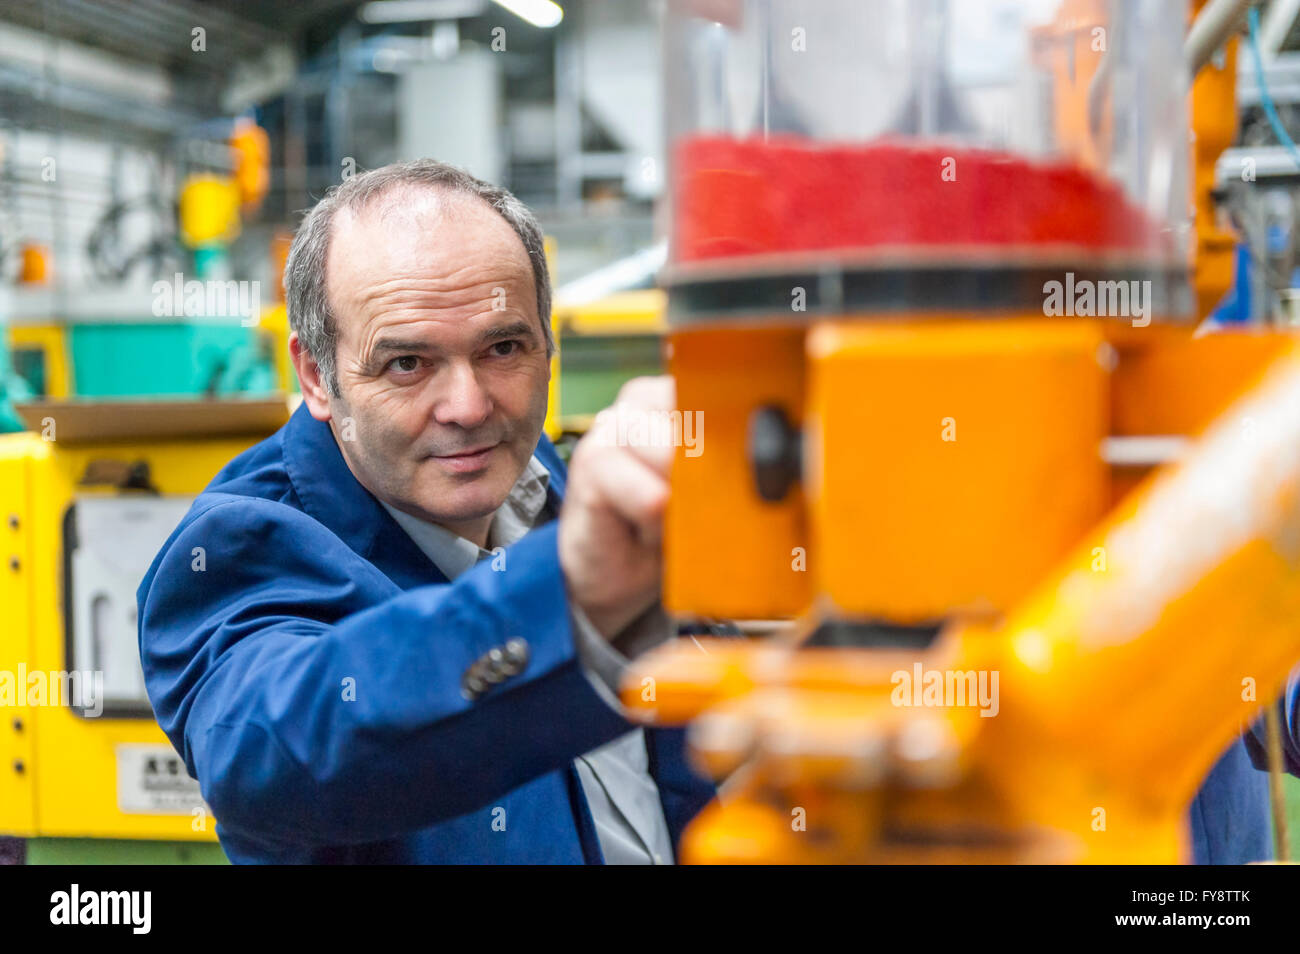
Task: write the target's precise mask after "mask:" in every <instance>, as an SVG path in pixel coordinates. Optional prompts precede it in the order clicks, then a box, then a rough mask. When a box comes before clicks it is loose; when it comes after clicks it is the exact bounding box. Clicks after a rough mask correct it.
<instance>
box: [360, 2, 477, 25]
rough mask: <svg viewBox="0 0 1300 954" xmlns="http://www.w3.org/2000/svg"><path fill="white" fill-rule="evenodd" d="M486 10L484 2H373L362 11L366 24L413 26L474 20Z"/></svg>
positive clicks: (363, 7)
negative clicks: (465, 18)
mask: <svg viewBox="0 0 1300 954" xmlns="http://www.w3.org/2000/svg"><path fill="white" fill-rule="evenodd" d="M486 9H487V0H373V2H371V3H367V4H363V5H362V7H361V19H362V20H364V21H365V22H366V23H416V22H420V21H425V20H456V19H460V18H461V17H476V16H478V15H479V14H481V13H482V12H483V11H484V10H486Z"/></svg>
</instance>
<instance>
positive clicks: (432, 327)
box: [318, 188, 550, 539]
mask: <svg viewBox="0 0 1300 954" xmlns="http://www.w3.org/2000/svg"><path fill="white" fill-rule="evenodd" d="M326 274H327V276H328V290H329V296H330V302H331V305H332V307H333V312H334V315H335V318H336V322H337V329H338V342H337V345H338V348H337V361H336V363H337V367H338V382H339V390H340V391H341V392H342V394H341V397H330V399H329V409H330V422H331V427H332V428H333V430H334V434H335V437H336V438H338V440H339V446H340V447H341V448H342V450H343V455H344V458H345V459H346V460H347V462H348V466H349V467H350V468H351V470H352V473H353V474H354V475H355V476H356V478H357V480H359V481H360V482H361V484H362V485H363V486H365V487H366V488H367V489H368V490H370V492H371V493H373V494H374V495H375V496H376V497H378V498H379V499H380V500H383V501H384V502H386V503H388V504H390V505H392V506H393V507H396V508H397V509H398V510H402V511H404V512H406V513H409V514H412V515H413V516H416V517H420V518H422V519H425V520H430V521H432V522H434V523H438V524H441V525H442V526H444V527H447V528H448V529H450V530H452V531H453V532H456V533H460V534H461V535H462V536H466V537H468V538H470V539H474V538H475V537H476V536H482V534H484V533H486V521H487V518H488V517H489V515H490V514H491V513H492V512H493V511H495V510H496V509H497V507H499V506H500V505H501V503H502V502H503V501H504V500H505V498H506V495H507V494H508V493H509V492H510V489H511V487H513V486H514V483H515V481H516V480H518V479H519V475H520V474H521V473H522V472H523V469H524V467H525V466H526V464H527V463H528V460H529V458H530V457H531V456H532V454H533V450H534V449H535V447H536V445H537V440H538V437H539V436H540V434H541V429H542V422H543V420H544V419H545V417H546V398H547V385H548V382H549V381H550V361H549V360H548V358H547V356H546V341H545V338H544V337H543V335H542V328H541V323H540V321H539V318H538V314H537V295H536V290H535V288H534V284H533V273H532V266H531V264H530V263H529V260H528V255H527V253H526V252H525V251H524V247H523V243H522V242H521V241H520V240H519V237H518V236H517V235H516V234H515V233H514V230H513V229H511V227H510V226H509V225H508V224H507V223H506V221H505V220H504V219H502V218H501V216H500V215H498V214H497V213H496V212H495V211H494V210H493V209H491V208H490V207H489V206H488V205H487V204H486V203H485V202H482V201H480V200H478V199H476V198H474V197H471V196H460V195H455V194H448V193H443V192H440V191H435V190H434V189H431V188H405V189H402V188H399V189H396V190H394V191H393V192H392V193H390V194H389V195H386V196H381V197H379V198H378V199H376V200H375V201H373V202H372V203H371V204H370V205H369V206H367V207H366V208H364V209H362V210H361V211H360V212H359V213H356V214H352V213H349V212H347V211H342V212H340V214H339V215H338V217H337V218H336V220H335V223H334V232H333V235H332V236H331V240H330V250H329V256H328V261H327V265H326ZM318 416H319V415H318ZM349 419H351V420H349Z"/></svg>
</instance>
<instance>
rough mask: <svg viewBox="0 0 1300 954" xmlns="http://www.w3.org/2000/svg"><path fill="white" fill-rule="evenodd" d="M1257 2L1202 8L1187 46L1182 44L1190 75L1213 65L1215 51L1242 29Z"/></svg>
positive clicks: (1223, 0) (1215, 2) (1225, 0)
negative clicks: (1244, 21)
mask: <svg viewBox="0 0 1300 954" xmlns="http://www.w3.org/2000/svg"><path fill="white" fill-rule="evenodd" d="M1258 2H1259V0H1210V2H1209V3H1207V4H1206V5H1205V6H1204V7H1202V8H1201V12H1200V13H1199V14H1197V16H1196V21H1195V22H1194V23H1193V24H1192V28H1191V29H1190V30H1189V31H1188V32H1187V42H1186V43H1185V44H1183V61H1184V62H1185V63H1186V64H1187V69H1188V75H1190V76H1195V75H1196V74H1197V73H1199V72H1200V71H1201V68H1202V67H1203V66H1205V64H1206V63H1208V62H1210V57H1212V56H1214V54H1215V51H1217V50H1218V49H1219V47H1221V46H1223V44H1224V43H1225V42H1227V39H1228V37H1229V36H1231V35H1232V33H1233V31H1234V30H1236V29H1238V27H1239V26H1240V25H1241V21H1242V18H1244V17H1245V16H1246V11H1247V10H1249V9H1250V8H1251V7H1252V6H1254V5H1255V4H1256V3H1258Z"/></svg>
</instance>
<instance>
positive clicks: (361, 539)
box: [280, 403, 566, 589]
mask: <svg viewBox="0 0 1300 954" xmlns="http://www.w3.org/2000/svg"><path fill="white" fill-rule="evenodd" d="M280 442H281V448H282V453H283V455H284V466H285V471H286V472H287V474H288V476H289V481H290V482H291V483H292V484H293V489H294V492H295V493H296V494H297V495H298V500H299V501H300V502H301V503H302V509H303V510H304V511H305V512H306V513H308V514H309V515H310V516H311V517H313V518H314V519H315V520H317V521H318V522H320V523H322V524H324V525H325V526H326V527H328V528H329V529H330V531H331V532H333V533H334V535H335V536H337V537H338V538H339V539H340V540H342V541H343V542H344V543H346V544H347V545H348V546H349V547H350V548H351V549H352V550H353V551H355V552H356V553H358V554H360V555H361V556H362V557H364V558H366V559H367V560H369V561H370V562H371V563H374V564H375V565H376V566H377V567H379V569H381V570H382V571H383V572H384V573H385V574H386V575H387V576H388V577H389V579H391V580H392V581H393V582H394V583H396V584H397V585H398V586H400V587H402V588H403V589H409V588H411V587H413V586H421V585H424V584H426V583H445V582H447V577H446V576H444V575H443V573H442V572H441V571H440V570H439V569H438V568H437V567H436V566H435V565H434V564H433V563H432V562H431V561H430V560H429V559H428V557H426V556H425V554H424V552H423V551H421V550H420V548H419V547H418V546H416V544H415V541H413V540H412V539H411V538H410V536H409V535H408V534H407V533H406V531H405V530H403V529H402V528H401V527H399V526H398V525H397V522H396V521H395V520H394V519H393V518H392V517H391V516H390V515H389V513H388V511H387V510H385V509H384V507H383V506H382V505H381V504H380V503H379V501H378V500H376V499H375V497H374V495H373V494H371V493H370V491H368V490H366V488H365V487H363V486H361V484H360V482H359V481H358V480H357V479H356V477H354V476H352V471H351V470H349V469H348V465H347V462H346V461H344V459H343V452H342V451H340V450H339V446H338V443H337V442H336V441H335V440H334V433H333V431H331V430H330V426H329V425H328V424H327V423H325V422H324V421H318V420H316V419H315V418H314V417H312V416H311V412H310V411H308V409H307V405H306V404H305V403H303V404H300V405H299V406H298V409H297V410H295V411H294V412H293V415H292V416H291V417H290V418H289V421H288V423H287V424H285V426H284V428H283V429H282V430H281V431H280ZM535 453H536V455H537V458H538V460H540V461H541V462H542V464H543V465H544V466H545V467H546V470H547V472H548V473H549V474H550V481H549V485H548V487H547V504H548V507H549V509H550V511H551V512H552V513H558V512H559V509H560V501H561V500H562V499H563V496H564V485H565V476H566V475H565V472H564V464H563V462H562V461H561V460H560V458H559V455H558V454H556V452H555V448H554V447H553V446H552V445H551V442H550V440H549V439H548V438H547V437H546V435H545V434H543V435H542V436H541V438H540V439H539V440H538V442H537V450H536V451H535Z"/></svg>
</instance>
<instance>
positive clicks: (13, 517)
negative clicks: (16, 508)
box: [9, 513, 18, 530]
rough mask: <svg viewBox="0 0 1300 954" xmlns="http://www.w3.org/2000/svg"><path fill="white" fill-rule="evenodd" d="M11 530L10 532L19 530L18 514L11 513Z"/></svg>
mask: <svg viewBox="0 0 1300 954" xmlns="http://www.w3.org/2000/svg"><path fill="white" fill-rule="evenodd" d="M9 529H10V530H17V529H18V514H16V513H11V514H10V515H9Z"/></svg>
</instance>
